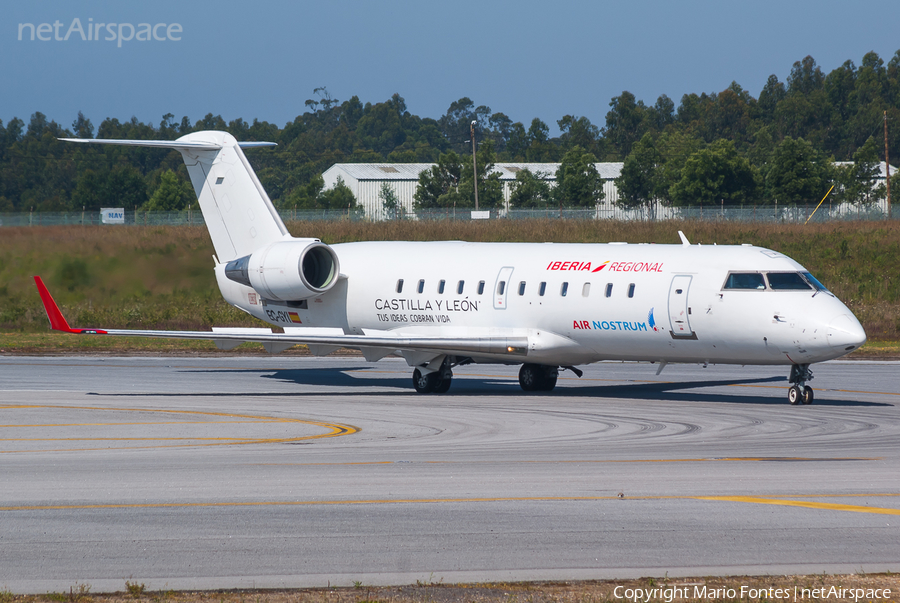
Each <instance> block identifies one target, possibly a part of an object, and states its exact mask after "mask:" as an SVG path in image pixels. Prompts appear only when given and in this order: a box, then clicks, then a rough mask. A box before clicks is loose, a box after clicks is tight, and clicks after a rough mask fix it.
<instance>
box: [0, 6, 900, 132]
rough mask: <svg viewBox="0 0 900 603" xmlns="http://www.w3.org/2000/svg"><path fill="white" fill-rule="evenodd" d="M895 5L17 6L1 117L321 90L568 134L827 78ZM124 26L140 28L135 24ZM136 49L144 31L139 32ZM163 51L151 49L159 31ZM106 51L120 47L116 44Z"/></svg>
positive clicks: (190, 110) (268, 100) (891, 22)
mask: <svg viewBox="0 0 900 603" xmlns="http://www.w3.org/2000/svg"><path fill="white" fill-rule="evenodd" d="M898 8H900V7H898V5H897V3H896V2H887V1H881V0H877V1H867V0H864V1H862V2H856V3H849V2H846V1H840V2H839V1H836V0H819V1H818V2H811V1H793V2H792V1H790V0H787V1H786V0H780V1H773V0H754V1H753V2H734V1H729V0H717V1H706V0H682V1H681V2H671V1H668V2H662V1H659V2H655V1H654V2H650V1H623V2H616V3H612V2H600V1H587V0H584V1H583V0H557V1H556V2H535V1H533V0H521V1H520V2H491V1H490V0H480V1H470V0H458V1H455V2H449V3H446V2H442V3H428V2H412V1H394V2H391V1H387V2H371V1H368V2H363V1H358V2H351V1H346V0H336V1H334V0H333V1H325V2H323V1H321V0H319V1H318V2H306V1H287V0H254V1H253V2H238V1H236V0H219V1H217V2H204V1H193V0H179V1H168V0H163V1H157V2H140V3H138V2H123V1H101V0H86V1H82V2H73V1H71V0H41V1H39V2H38V1H34V2H16V3H7V4H6V6H5V7H4V11H3V16H2V17H0V82H2V86H0V119H2V120H3V122H4V123H6V122H8V121H9V119H10V118H12V117H19V118H21V119H23V120H25V121H26V123H27V121H28V118H29V116H30V115H31V114H32V113H33V112H34V111H41V112H43V113H45V114H46V115H47V116H48V117H50V118H51V119H55V120H57V121H58V122H60V123H62V124H63V125H65V126H69V125H70V124H71V123H72V121H73V120H74V118H75V116H76V115H77V113H78V111H83V112H84V113H85V115H86V116H87V117H89V118H90V119H91V120H92V121H93V122H94V124H95V125H97V124H99V123H100V121H102V120H103V119H104V118H105V117H116V118H119V119H120V120H127V119H130V118H131V117H132V116H136V117H137V118H138V119H140V120H142V121H147V122H152V123H154V124H158V123H159V121H160V119H161V117H162V115H163V114H165V113H170V112H171V113H174V114H175V116H176V118H177V119H179V120H180V118H181V117H182V116H183V115H187V116H188V117H189V118H190V119H191V121H192V122H193V121H196V120H197V119H198V118H200V117H202V116H203V115H205V114H206V113H209V112H212V113H214V114H221V115H222V116H223V117H224V118H225V119H226V120H231V119H234V118H236V117H243V118H244V119H246V120H247V121H251V120H252V119H253V118H258V119H261V120H266V121H270V122H273V123H275V124H277V125H279V126H283V125H284V124H285V123H287V122H288V121H291V120H292V119H293V118H294V117H295V116H297V115H298V114H301V113H303V112H304V111H305V110H307V109H306V107H305V106H304V101H305V100H306V99H309V98H313V89H314V88H316V87H319V86H326V87H327V88H328V91H329V92H330V93H331V95H332V97H334V98H336V99H339V100H346V99H347V98H349V97H350V96H353V95H357V96H359V97H360V100H362V101H363V102H364V103H365V102H372V103H376V102H380V101H383V100H386V99H388V98H390V96H391V95H392V94H394V93H399V94H400V95H401V96H403V97H404V98H405V99H406V103H407V107H408V109H409V110H410V111H411V112H412V113H414V114H417V115H420V116H422V117H434V118H437V117H440V116H441V115H443V114H444V113H445V112H446V110H447V107H448V106H449V105H450V103H451V102H452V101H454V100H456V99H458V98H460V97H463V96H468V97H469V98H471V99H472V100H473V101H474V102H475V103H476V104H477V105H488V106H489V107H491V109H492V110H493V111H502V112H504V113H506V114H507V115H508V116H509V117H511V118H512V119H513V120H514V121H522V122H524V123H525V124H526V125H527V124H528V123H529V122H530V121H531V119H532V118H534V117H539V118H541V119H543V120H544V121H545V122H547V123H548V124H549V125H550V126H551V127H552V128H553V129H554V130H556V128H555V122H556V120H557V119H559V118H560V117H562V116H563V115H566V114H574V115H585V116H587V117H588V118H589V119H590V120H591V121H592V122H594V123H595V124H597V125H600V126H602V125H604V123H605V116H606V112H607V111H608V109H609V101H610V99H611V98H612V97H613V96H616V95H618V94H620V93H621V92H622V91H623V90H629V91H630V92H632V93H633V94H635V96H637V98H639V99H642V100H643V101H644V102H645V103H647V104H649V105H652V104H653V103H654V102H655V101H656V98H657V97H658V96H659V95H660V94H667V95H668V96H669V97H670V98H672V100H673V101H675V104H676V106H677V105H678V102H679V100H680V98H681V96H682V95H683V94H685V93H688V92H697V93H700V92H718V91H721V90H723V89H725V88H726V87H727V86H728V85H729V84H730V83H731V81H732V80H736V81H737V82H738V83H739V84H740V85H741V86H743V87H744V88H745V89H747V90H748V91H749V92H750V93H751V94H752V95H753V96H757V95H758V94H759V91H760V89H761V88H762V86H763V84H764V83H765V81H766V78H768V76H769V75H770V74H773V73H774V74H775V75H777V76H778V78H779V79H781V80H782V81H784V80H785V79H786V78H787V76H788V74H789V73H790V69H791V65H792V64H793V63H794V61H797V60H799V59H802V58H803V57H804V56H806V55H812V56H813V57H814V58H815V59H816V61H817V62H818V64H819V65H820V66H821V68H822V69H823V71H825V72H826V73H827V72H828V71H830V70H832V69H834V68H835V67H837V66H838V65H840V64H841V63H843V62H844V61H845V60H847V59H850V60H852V61H853V62H854V63H856V64H857V65H858V64H859V63H860V61H861V59H862V56H863V55H864V54H865V53H866V52H868V51H870V50H874V51H875V52H877V53H878V54H879V55H880V56H881V57H882V59H884V61H885V62H887V61H888V60H890V58H891V57H892V56H893V55H894V53H895V52H896V51H897V50H898V49H900V28H898V27H897V25H896V23H897V22H898V18H900V10H898ZM76 18H77V19H79V21H80V22H81V24H82V27H83V29H84V30H85V34H87V29H88V24H89V23H90V24H91V25H93V24H96V23H115V24H116V26H115V27H113V28H112V29H109V28H106V27H104V29H103V30H102V34H101V36H100V37H101V39H100V40H91V41H84V40H82V39H81V36H80V34H78V33H77V32H73V34H71V35H70V38H69V40H66V41H57V40H55V39H53V38H55V37H56V31H53V32H52V33H47V32H44V33H43V34H42V35H43V37H49V38H51V39H50V40H48V41H41V40H39V39H37V33H36V34H35V35H36V38H35V40H34V41H32V40H31V39H30V36H31V30H30V29H29V27H28V26H25V27H24V29H23V39H22V40H19V39H18V37H19V30H20V24H27V23H31V24H33V25H34V26H35V31H36V32H38V33H40V32H39V30H38V29H37V28H38V26H39V25H40V24H41V23H50V24H51V26H52V25H53V24H54V23H55V22H57V21H59V22H60V23H61V24H62V25H61V27H60V28H59V35H60V36H64V35H65V33H66V31H67V30H68V28H69V27H70V26H71V25H72V23H73V19H76ZM140 23H150V24H151V25H154V26H155V25H156V24H159V23H163V24H165V27H162V28H157V29H156V30H155V31H156V34H157V37H162V38H165V37H166V35H165V33H166V31H167V28H168V26H169V25H172V24H177V25H179V26H180V27H181V30H182V31H181V32H180V33H179V32H178V30H177V27H176V28H174V29H172V30H171V37H173V38H180V40H172V39H165V40H164V41H159V40H151V41H137V40H130V41H128V40H123V41H122V42H121V47H120V46H119V41H118V37H119V35H120V32H121V37H123V38H127V37H128V36H129V33H130V31H129V26H133V27H135V28H138V30H139V29H140V27H139V24H140ZM125 24H130V25H129V26H126V25H125ZM133 35H135V36H137V35H139V31H135V32H134V34H133ZM151 35H152V33H151ZM107 36H115V37H116V39H115V40H112V41H106V40H105V39H102V38H105V37H107Z"/></svg>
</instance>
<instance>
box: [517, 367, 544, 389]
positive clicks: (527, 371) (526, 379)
mask: <svg viewBox="0 0 900 603" xmlns="http://www.w3.org/2000/svg"><path fill="white" fill-rule="evenodd" d="M540 382H541V367H540V366H539V365H537V364H523V365H522V368H520V369H519V385H520V386H521V387H522V389H523V390H525V391H526V392H533V391H537V389H538V384H539V383H540Z"/></svg>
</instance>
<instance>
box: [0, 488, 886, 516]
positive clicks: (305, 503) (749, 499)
mask: <svg viewBox="0 0 900 603" xmlns="http://www.w3.org/2000/svg"><path fill="white" fill-rule="evenodd" d="M782 496H785V497H790V498H791V499H793V498H799V497H800V496H804V497H810V498H812V497H814V498H830V497H831V496H866V497H870V498H883V497H896V496H900V494H898V493H868V494H850V495H842V494H837V495H828V494H809V495H800V496H798V495H789V494H785V495H782ZM791 499H787V498H785V499H781V498H759V497H755V496H635V497H631V496H629V497H625V498H620V497H618V496H521V497H518V496H503V497H485V498H481V497H477V498H476V497H466V498H395V499H361V500H352V499H349V500H297V501H244V502H192V503H178V502H173V503H120V504H116V503H112V504H84V505H17V506H0V512H2V511H53V510H92V509H180V508H216V507H219V508H223V507H225V508H227V507H312V506H337V505H399V504H439V503H492V502H583V501H612V500H624V501H648V500H649V501H655V500H697V501H713V502H741V503H756V504H766V505H780V506H787V507H801V508H806V509H818V510H827V511H851V512H854V513H874V514H879V515H900V509H892V508H886V507H864V506H859V505H840V504H833V503H819V502H811V501H803V500H791Z"/></svg>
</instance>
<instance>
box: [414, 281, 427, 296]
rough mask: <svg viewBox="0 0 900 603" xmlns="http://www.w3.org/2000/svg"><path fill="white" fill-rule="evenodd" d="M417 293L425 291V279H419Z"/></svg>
mask: <svg viewBox="0 0 900 603" xmlns="http://www.w3.org/2000/svg"><path fill="white" fill-rule="evenodd" d="M416 290H417V291H418V292H419V293H422V292H423V291H425V279H422V280H420V281H419V286H418V287H417V288H416Z"/></svg>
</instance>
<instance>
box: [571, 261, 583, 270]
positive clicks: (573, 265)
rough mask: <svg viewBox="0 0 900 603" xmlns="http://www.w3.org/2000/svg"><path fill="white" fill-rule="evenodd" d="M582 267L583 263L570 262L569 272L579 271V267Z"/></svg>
mask: <svg viewBox="0 0 900 603" xmlns="http://www.w3.org/2000/svg"><path fill="white" fill-rule="evenodd" d="M580 265H581V262H577V261H576V262H570V263H569V270H578V267H579V266H580Z"/></svg>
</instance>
